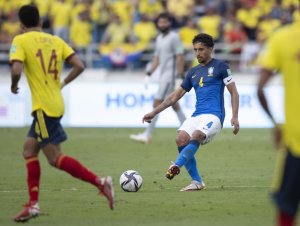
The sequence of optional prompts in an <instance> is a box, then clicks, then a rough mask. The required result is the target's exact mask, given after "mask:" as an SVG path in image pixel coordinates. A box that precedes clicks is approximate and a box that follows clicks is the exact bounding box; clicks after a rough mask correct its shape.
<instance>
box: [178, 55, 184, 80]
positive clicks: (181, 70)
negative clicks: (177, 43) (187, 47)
mask: <svg viewBox="0 0 300 226" xmlns="http://www.w3.org/2000/svg"><path fill="white" fill-rule="evenodd" d="M184 63H185V61H184V54H178V55H176V69H177V73H178V77H179V78H182V79H183V77H184Z"/></svg>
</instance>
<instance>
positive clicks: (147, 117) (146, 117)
mask: <svg viewBox="0 0 300 226" xmlns="http://www.w3.org/2000/svg"><path fill="white" fill-rule="evenodd" d="M154 117H155V114H154V113H153V112H150V113H148V114H145V115H144V117H143V123H144V122H148V123H151V121H152V119H153V118H154Z"/></svg>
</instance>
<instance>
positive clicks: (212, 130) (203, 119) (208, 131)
mask: <svg viewBox="0 0 300 226" xmlns="http://www.w3.org/2000/svg"><path fill="white" fill-rule="evenodd" d="M195 118H196V130H199V131H201V132H202V133H203V134H205V136H206V137H205V139H203V140H202V142H201V144H206V143H208V142H210V141H211V140H212V139H213V138H214V137H215V136H216V135H217V134H218V133H219V132H220V131H221V129H222V125H221V122H220V119H219V118H218V117H217V116H215V115H213V114H201V115H198V116H196V117H195Z"/></svg>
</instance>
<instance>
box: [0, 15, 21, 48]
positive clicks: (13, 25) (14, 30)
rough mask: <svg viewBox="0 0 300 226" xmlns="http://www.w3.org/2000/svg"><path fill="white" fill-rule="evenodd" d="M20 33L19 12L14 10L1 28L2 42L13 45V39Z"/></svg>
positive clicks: (0, 39) (0, 38) (0, 37)
mask: <svg viewBox="0 0 300 226" xmlns="http://www.w3.org/2000/svg"><path fill="white" fill-rule="evenodd" d="M19 32H20V23H19V20H18V14H17V11H15V10H13V11H11V12H10V13H9V14H8V15H7V20H5V21H4V22H3V24H2V25H1V28H0V34H1V36H0V42H2V43H11V41H12V39H13V37H14V36H15V35H16V34H18V33H19Z"/></svg>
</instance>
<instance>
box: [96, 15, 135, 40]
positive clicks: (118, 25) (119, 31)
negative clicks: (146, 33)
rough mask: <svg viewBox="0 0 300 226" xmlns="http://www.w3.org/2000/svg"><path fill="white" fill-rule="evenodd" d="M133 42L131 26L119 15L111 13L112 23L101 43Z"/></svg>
mask: <svg viewBox="0 0 300 226" xmlns="http://www.w3.org/2000/svg"><path fill="white" fill-rule="evenodd" d="M126 42H131V37H130V29H129V26H128V25H127V24H125V23H123V22H122V21H121V19H120V17H119V16H118V15H114V14H113V15H111V19H110V23H109V25H108V27H107V28H106V30H105V33H104V35H103V38H102V40H101V44H122V43H126Z"/></svg>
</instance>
